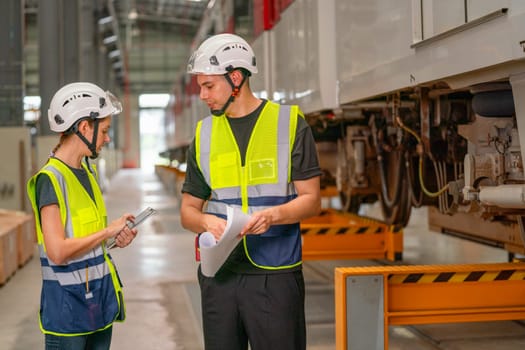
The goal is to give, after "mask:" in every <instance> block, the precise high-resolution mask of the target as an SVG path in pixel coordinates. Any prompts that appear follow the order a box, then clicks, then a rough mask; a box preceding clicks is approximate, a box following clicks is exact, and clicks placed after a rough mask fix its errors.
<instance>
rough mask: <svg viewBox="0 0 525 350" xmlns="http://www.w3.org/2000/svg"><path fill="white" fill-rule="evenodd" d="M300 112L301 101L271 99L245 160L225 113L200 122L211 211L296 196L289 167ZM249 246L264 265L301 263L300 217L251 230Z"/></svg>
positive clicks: (199, 154) (253, 207) (200, 159)
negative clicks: (261, 231)
mask: <svg viewBox="0 0 525 350" xmlns="http://www.w3.org/2000/svg"><path fill="white" fill-rule="evenodd" d="M298 112H299V111H298V107H297V106H286V105H278V104H276V103H273V102H270V101H268V102H267V103H266V105H265V106H264V108H263V110H262V111H261V115H260V116H259V118H258V120H257V121H256V123H255V126H254V128H253V132H252V135H251V137H250V140H249V143H248V147H247V150H246V159H245V165H244V166H241V157H240V153H239V149H238V146H237V143H236V140H235V137H234V135H233V133H232V131H231V128H230V125H229V123H228V120H227V118H226V117H225V116H220V117H216V116H210V117H207V118H205V119H203V120H202V121H201V122H199V125H198V127H197V132H196V142H195V146H196V159H197V164H198V166H199V168H200V170H201V172H202V174H203V176H204V178H205V180H206V182H207V183H208V184H209V186H210V188H211V191H212V192H211V198H210V200H209V201H208V203H207V208H206V212H208V213H211V214H214V215H217V216H220V217H226V207H227V206H236V207H240V208H242V210H243V211H244V212H246V213H253V212H255V211H259V210H262V209H265V208H269V207H272V206H275V205H279V204H284V203H287V202H289V201H290V200H292V199H293V198H295V197H296V196H297V194H296V191H295V187H294V186H293V184H292V183H291V181H290V170H291V169H290V167H291V150H292V147H293V142H294V141H295V132H296V126H297V115H298ZM244 246H245V250H246V254H247V256H248V258H249V259H250V261H251V262H252V264H254V265H255V266H258V267H261V268H266V269H280V268H288V267H292V266H295V265H298V264H300V263H301V242H300V234H299V224H298V223H297V224H290V225H275V226H272V227H271V228H270V230H268V231H267V232H265V233H264V234H262V235H248V236H247V237H245V238H244Z"/></svg>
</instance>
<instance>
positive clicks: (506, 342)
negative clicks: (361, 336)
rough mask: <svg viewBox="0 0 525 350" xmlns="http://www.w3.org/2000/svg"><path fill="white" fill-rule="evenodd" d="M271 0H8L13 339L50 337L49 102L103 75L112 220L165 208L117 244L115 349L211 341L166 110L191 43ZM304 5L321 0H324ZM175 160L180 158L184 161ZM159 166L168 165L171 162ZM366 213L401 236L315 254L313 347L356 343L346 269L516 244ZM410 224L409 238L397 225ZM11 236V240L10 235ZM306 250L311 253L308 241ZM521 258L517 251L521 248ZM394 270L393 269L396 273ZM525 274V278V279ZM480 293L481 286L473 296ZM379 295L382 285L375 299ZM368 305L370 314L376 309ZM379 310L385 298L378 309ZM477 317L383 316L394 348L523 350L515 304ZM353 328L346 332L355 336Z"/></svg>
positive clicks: (336, 204)
mask: <svg viewBox="0 0 525 350" xmlns="http://www.w3.org/2000/svg"><path fill="white" fill-rule="evenodd" d="M318 1H319V2H321V3H322V1H321V0H318ZM387 1H389V0H387ZM262 2H263V1H259V2H258V1H245V0H235V1H226V0H2V1H0V17H1V18H2V19H3V20H2V21H1V23H0V26H1V27H3V28H4V29H3V30H1V32H2V33H3V34H2V35H1V36H0V38H1V39H0V40H1V41H0V47H1V48H3V49H2V50H0V62H1V64H0V80H1V81H2V84H0V144H1V145H2V146H3V147H2V149H3V152H1V153H0V160H1V161H0V169H1V170H0V254H1V253H2V249H3V250H4V255H7V254H14V258H13V259H14V262H13V261H12V260H9V261H8V260H6V259H5V258H2V259H0V310H1V311H0V344H2V345H1V346H0V347H1V348H2V349H6V350H28V349H42V348H43V346H44V343H43V340H44V338H43V335H42V333H41V331H40V329H39V323H38V311H39V302H40V287H41V271H40V261H39V259H38V251H37V247H36V242H35V240H34V239H35V237H34V236H33V235H34V228H33V229H32V228H31V223H32V217H31V215H32V214H30V213H31V205H30V202H29V199H28V197H27V194H26V183H27V180H28V179H29V178H30V177H31V176H32V175H33V174H34V173H35V172H36V171H38V169H40V167H42V165H43V164H45V162H46V160H47V159H48V157H49V154H50V150H51V149H52V148H53V147H54V146H55V145H56V143H57V140H58V136H57V135H56V134H55V133H53V132H52V131H51V130H50V128H49V125H48V122H47V108H48V106H49V103H50V100H51V98H52V96H53V94H54V93H55V92H56V91H57V90H58V89H59V88H60V87H61V86H63V85H65V84H66V83H69V82H74V81H90V82H94V83H97V84H99V85H100V86H101V87H103V88H104V89H107V90H109V91H111V92H113V93H114V94H115V95H116V96H117V97H118V98H119V99H120V100H121V101H122V104H123V112H122V114H121V115H119V116H118V117H116V118H113V120H114V121H113V125H112V128H111V142H110V143H109V144H108V145H106V146H105V148H104V150H103V152H102V153H103V154H102V155H101V157H99V159H97V160H94V161H93V162H96V163H97V166H98V168H99V171H100V175H101V187H102V190H103V193H104V198H105V200H106V202H107V208H108V217H109V218H111V217H113V218H115V217H118V216H119V215H121V213H123V212H131V213H138V212H140V210H142V209H143V208H146V207H153V208H155V209H156V215H154V216H153V218H152V219H151V220H148V221H146V222H145V223H144V224H142V225H141V226H140V229H139V235H138V237H137V239H136V240H135V241H134V242H133V244H132V245H131V246H130V247H129V248H126V249H118V250H114V251H112V253H111V254H112V257H113V259H114V260H115V261H116V265H117V267H118V269H119V273H120V276H121V278H122V280H123V284H124V293H125V296H126V313H127V319H126V322H124V323H123V324H116V325H115V327H114V331H113V341H112V349H116V350H119V349H155V350H157V349H158V350H183V349H184V350H201V349H203V348H204V347H203V340H202V326H201V322H202V319H201V315H200V291H199V285H198V281H197V273H196V271H197V268H198V262H196V261H195V255H194V254H195V252H194V235H193V234H192V233H190V232H188V231H186V230H184V229H183V228H182V226H181V224H180V215H179V207H180V200H181V194H180V188H181V183H182V181H183V180H184V172H183V168H181V167H178V165H181V164H180V163H181V162H180V161H179V160H183V159H184V156H185V154H184V152H185V150H186V146H187V145H185V144H184V143H178V142H176V141H174V140H169V139H168V140H167V139H166V133H165V129H166V128H168V123H167V121H166V119H167V117H166V115H167V114H169V109H170V108H172V106H173V105H174V99H176V98H177V89H180V88H181V85H184V84H187V83H188V77H187V75H186V74H185V72H186V66H187V62H188V58H189V56H190V55H191V52H192V50H194V49H195V48H196V46H197V45H198V44H199V43H200V42H202V40H203V39H204V38H205V37H206V36H207V35H209V34H210V33H215V32H221V31H223V29H224V28H231V26H230V23H221V20H222V17H221V11H225V7H228V6H230V7H231V6H232V7H233V8H227V10H228V11H230V12H232V13H233V14H234V16H235V17H236V18H237V20H238V24H236V27H235V32H236V33H239V34H246V36H247V37H248V38H247V39H250V38H249V35H250V33H249V32H248V31H246V30H245V28H244V27H243V25H244V24H246V23H248V22H249V21H250V20H251V19H250V14H251V13H253V11H254V8H253V7H254V4H256V3H262ZM284 2H286V1H282V3H284ZM333 2H334V1H333V0H331V1H330V3H333ZM378 2H381V1H378ZM415 2H416V1H413V3H415ZM265 3H268V2H265ZM275 3H279V1H275ZM287 3H288V4H289V3H292V1H288V2H287ZM295 3H296V4H297V3H301V4H303V3H308V4H310V3H316V4H317V2H316V1H314V0H312V1H309V0H304V1H303V0H298V1H295ZM341 3H342V2H341ZM465 3H466V2H465ZM210 18H214V20H213V21H211V22H212V23H214V25H215V26H216V28H210V27H209V23H210V21H209V19H210ZM206 19H208V21H205V20H206ZM321 152H322V150H321ZM174 164H175V165H177V166H176V167H173V165H174ZM159 167H164V168H166V167H167V168H170V170H169V171H162V172H159V171H158V168H159ZM325 194H326V195H325V196H323V199H322V200H323V202H322V203H323V210H324V211H323V214H326V213H328V214H329V213H331V212H332V211H337V210H340V209H341V199H340V197H339V196H338V193H335V194H334V193H332V192H330V191H327V192H325ZM9 213H17V214H16V215H15V216H19V219H20V220H27V221H24V225H23V226H19V227H20V228H17V230H21V231H16V232H15V231H9V230H11V229H12V228H11V226H9V225H7V226H6V224H5V221H3V219H2V217H3V216H7V215H8V214H9ZM328 214H327V216H325V217H324V218H325V219H326V218H327V217H329V216H328ZM359 214H360V215H361V216H362V217H363V218H365V219H363V220H364V221H359V220H357V221H358V224H356V227H355V228H354V230H355V231H356V232H358V233H361V231H360V230H363V231H366V230H368V229H369V228H370V227H373V228H374V229H376V230H377V232H380V233H381V234H383V233H384V234H385V235H386V236H387V238H386V240H387V241H388V240H392V242H390V241H389V243H384V242H381V245H382V247H381V249H390V248H391V247H388V248H385V247H384V246H385V245H388V244H390V245H392V246H395V247H393V248H392V250H388V252H387V253H385V256H384V257H377V258H376V257H373V258H367V257H366V256H365V255H356V256H353V257H351V258H347V257H343V256H340V255H338V256H336V257H334V258H321V259H319V258H317V257H313V258H312V259H311V260H310V259H306V258H305V260H307V261H305V262H304V275H305V281H306V294H307V296H306V318H307V336H308V347H307V348H308V350H332V349H337V350H339V349H343V348H344V349H347V347H343V346H342V345H341V343H338V341H339V340H336V332H341V330H343V333H344V332H346V328H344V329H343V327H346V326H347V324H344V325H341V324H339V325H338V324H337V320H338V317H340V314H341V313H342V312H343V311H338V310H339V309H343V307H341V305H340V304H338V303H339V301H337V298H340V297H341V295H340V294H337V293H339V292H337V291H336V288H342V287H341V285H337V283H342V282H337V281H336V280H337V278H338V276H337V274H336V273H334V271H335V270H336V269H337V268H340V267H343V268H345V267H356V268H361V267H363V268H365V269H366V268H375V267H377V268H378V270H377V271H382V270H381V268H383V267H384V266H387V267H388V266H397V265H401V264H406V265H412V266H420V265H429V266H438V267H439V266H444V265H445V264H449V263H451V262H452V263H454V264H471V263H472V262H476V263H479V264H482V265H481V266H483V267H484V268H486V270H487V271H491V268H492V267H491V266H489V264H491V263H496V264H500V263H501V264H506V263H508V260H509V254H508V252H507V251H505V250H504V249H500V248H501V247H495V246H494V245H486V244H480V243H479V242H472V241H469V240H463V239H461V238H458V237H454V236H450V235H441V234H436V233H431V232H430V229H429V228H428V222H427V221H428V219H427V215H428V214H427V211H426V209H425V208H416V209H412V214H411V217H410V221H409V223H408V225H407V226H406V227H405V228H404V229H402V230H400V229H399V228H398V227H394V226H395V225H387V224H384V223H382V221H381V220H382V216H381V215H382V214H381V208H380V207H379V204H378V203H375V204H365V205H363V206H362V207H361V209H360V211H359ZM345 215H346V213H345ZM350 217H351V219H348V218H347V217H346V216H345V219H346V220H347V221H348V220H355V218H354V217H353V216H350ZM317 219H318V218H315V219H314V220H312V221H311V222H307V223H305V226H304V227H305V228H304V232H303V233H304V234H305V235H304V236H303V237H304V240H305V241H304V242H303V243H304V244H305V246H304V247H311V246H314V248H315V246H316V245H318V244H319V243H318V242H319V241H309V242H310V243H309V242H308V241H307V239H309V238H308V237H307V236H308V235H307V233H309V230H312V231H315V230H319V231H322V230H323V228H318V227H319V224H318V222H317V221H316V220H317ZM322 219H323V218H322V217H321V220H322ZM17 220H18V219H17ZM376 220H377V221H376ZM325 224H326V222H325ZM24 230H26V231H24ZM9 232H11V233H12V232H15V233H14V235H15V236H16V235H19V236H20V235H22V236H24V239H25V241H24V242H23V244H22V246H20V243H16V242H14V241H12V240H10V239H11V238H9V237H8V236H7V233H9ZM399 232H401V233H402V235H396V234H397V233H399ZM4 233H6V235H5V237H6V238H5V239H4V238H2V237H3V236H2V235H3V234H4ZM13 237H14V236H13ZM13 239H14V238H13ZM396 240H402V241H403V242H399V241H396ZM374 243H375V242H374ZM17 244H18V245H19V246H18V247H17ZM308 244H309V245H308ZM323 244H324V243H320V244H319V245H321V246H322V245H323ZM398 244H400V245H402V246H403V248H401V249H400V248H399V246H397V245H398ZM24 245H25V246H24ZM17 249H18V250H17ZM303 249H305V248H303ZM401 251H402V257H403V260H402V261H397V259H396V257H397V255H396V254H400V253H401ZM6 252H7V253H6ZM13 252H14V253H13ZM363 254H364V253H363ZM400 255H401V254H400ZM305 256H306V257H307V258H308V251H307V250H306V251H305ZM512 257H514V258H516V259H517V258H519V256H518V254H516V255H514V254H513V255H512ZM17 259H18V260H17ZM9 264H13V265H9ZM499 266H500V265H498V267H499ZM501 266H503V265H501ZM505 266H506V265H505ZM7 270H8V271H7ZM380 273H381V272H380ZM395 273H397V272H394V273H392V275H394V274H395ZM432 273H434V272H432ZM438 273H439V272H438ZM520 273H521V272H520ZM392 275H388V276H387V275H386V274H385V276H387V277H385V281H387V280H388V278H390V276H392ZM520 276H521V275H520ZM518 282H521V283H523V278H522V280H521V281H518ZM521 286H522V285H521V284H520V287H521ZM344 288H346V287H344ZM348 288H349V289H350V287H348ZM434 288H435V287H434ZM520 290H521V289H520ZM427 292H428V293H429V294H428V295H429V298H434V297H436V295H439V289H432V290H429V291H427ZM478 292H479V293H483V292H482V291H476V292H475V293H476V294H478ZM365 294H366V293H365ZM513 296H515V295H514V294H513ZM374 297H376V296H375V295H373V293H371V294H370V298H374ZM421 298H422V299H425V298H426V296H422V297H421ZM495 298H498V299H500V297H495ZM504 298H505V296H501V299H504ZM473 299H476V300H477V297H476V298H474V297H473ZM524 300H525V299H524ZM381 302H383V300H381ZM344 306H345V307H346V304H345V305H344ZM357 309H358V310H360V311H361V310H363V313H366V312H369V311H370V309H360V308H359V307H357ZM518 309H519V310H518V311H517V315H519V316H521V315H522V313H523V312H524V311H523V310H525V306H523V307H522V306H520V307H519V308H518ZM522 309H523V310H522ZM344 310H345V311H347V309H346V308H344ZM365 310H366V311H365ZM381 311H382V310H379V309H377V310H375V309H374V312H377V313H381ZM502 314H504V312H502ZM418 316H421V315H418ZM360 317H361V315H359V316H358V318H360ZM423 317H424V316H422V318H423ZM429 317H430V316H429ZM363 318H364V319H365V321H366V320H369V318H368V317H363ZM401 318H402V316H401ZM407 318H408V317H407ZM437 318H439V316H437ZM470 320H471V319H467V318H465V319H461V317H457V318H456V319H453V318H452V321H450V322H436V323H435V324H433V323H430V324H429V322H424V321H423V322H421V323H425V324H421V325H418V326H414V325H410V326H407V325H406V324H408V323H403V322H402V321H400V322H399V323H397V324H396V323H393V324H392V325H390V326H389V327H388V324H386V326H385V325H384V324H383V325H381V326H384V327H386V333H385V334H386V336H387V337H389V342H390V344H389V347H388V348H389V349H394V350H410V349H419V350H432V349H434V350H435V349H443V350H445V349H446V350H470V349H477V350H480V349H496V348H497V349H502V350H507V349H521V348H523V346H524V345H525V332H524V329H525V322H524V321H519V320H518V321H515V320H512V321H509V316H508V314H505V316H502V317H501V318H500V319H498V318H497V317H496V318H490V316H489V317H487V318H486V319H485V320H482V321H485V322H470ZM476 321H479V320H476ZM338 327H339V328H338ZM381 330H382V328H381V327H378V328H377V329H375V328H374V329H373V330H371V331H370V332H371V333H370V334H371V335H370V334H369V335H367V337H370V338H375V337H378V338H382V337H385V334H380V333H381ZM351 335H352V333H351V331H350V330H348V331H347V333H345V334H344V337H349V336H351ZM337 337H340V333H338V335H337ZM338 339H339V338H338ZM379 348H380V347H377V349H379ZM348 349H350V347H348ZM358 349H363V350H369V349H368V348H366V349H365V348H358ZM374 349H375V348H374ZM225 350H227V349H225Z"/></svg>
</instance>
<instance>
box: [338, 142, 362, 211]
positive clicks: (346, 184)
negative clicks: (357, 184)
mask: <svg viewBox="0 0 525 350" xmlns="http://www.w3.org/2000/svg"><path fill="white" fill-rule="evenodd" d="M344 143H345V140H344V139H338V140H337V169H336V186H337V188H338V190H339V199H340V200H341V209H342V210H343V211H345V212H349V213H354V214H357V213H358V212H359V208H360V207H361V198H360V196H359V195H355V194H354V195H352V187H351V185H350V174H351V169H352V164H351V159H348V157H347V155H346V153H347V152H346V149H345V144H344Z"/></svg>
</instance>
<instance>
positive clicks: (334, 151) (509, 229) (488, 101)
mask: <svg viewBox="0 0 525 350" xmlns="http://www.w3.org/2000/svg"><path fill="white" fill-rule="evenodd" d="M306 118H307V120H308V122H309V124H310V125H311V127H312V130H313V132H314V137H315V138H316V141H317V142H318V145H319V148H318V149H319V152H320V154H321V166H322V167H323V169H324V176H323V179H322V187H328V186H335V187H336V188H337V193H338V194H339V197H340V199H341V207H342V209H343V210H344V211H346V212H352V213H358V212H359V209H360V207H361V205H362V204H364V203H373V202H376V201H379V203H380V205H381V209H382V213H383V220H384V221H385V222H387V223H389V224H392V225H400V226H406V225H407V224H408V222H409V219H410V214H411V210H412V208H413V207H421V206H427V207H428V210H429V212H428V214H429V226H430V228H431V229H433V230H435V231H439V232H442V233H448V234H453V235H457V236H460V237H462V238H466V239H471V240H475V241H478V242H481V243H485V244H490V245H494V246H498V247H501V248H504V249H506V250H507V251H508V252H509V254H510V255H514V254H523V253H525V250H524V248H523V242H524V241H525V240H524V239H523V237H524V236H525V235H524V229H523V227H524V225H523V215H524V212H523V208H525V190H524V188H525V185H524V182H525V178H524V173H523V161H522V156H521V154H522V153H521V148H520V139H519V134H518V122H517V119H516V108H515V104H514V97H513V91H512V85H511V83H510V82H509V81H506V80H502V81H495V82H490V83H483V84H477V85H472V86H469V87H468V88H465V89H457V90H454V89H451V88H449V86H447V84H446V83H435V84H432V85H427V86H418V87H415V88H412V89H407V90H402V91H397V92H395V93H392V94H390V95H387V96H381V97H378V98H375V99H372V100H367V101H361V102H358V103H352V104H347V105H342V108H340V109H339V110H336V111H333V110H331V111H324V112H322V113H316V114H311V115H307V116H306ZM327 156H328V157H327Z"/></svg>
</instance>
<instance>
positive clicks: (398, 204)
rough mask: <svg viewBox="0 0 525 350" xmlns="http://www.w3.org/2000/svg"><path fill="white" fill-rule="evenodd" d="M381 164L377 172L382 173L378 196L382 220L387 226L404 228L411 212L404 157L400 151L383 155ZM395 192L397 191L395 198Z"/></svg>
mask: <svg viewBox="0 0 525 350" xmlns="http://www.w3.org/2000/svg"><path fill="white" fill-rule="evenodd" d="M383 162H384V163H383V166H380V167H379V171H382V172H383V174H382V176H381V179H382V182H383V183H382V187H383V189H382V191H381V194H380V201H381V208H382V211H383V219H384V220H385V221H386V222H387V223H389V224H392V225H402V226H403V227H404V226H406V225H407V224H408V220H409V219H410V213H411V210H412V203H411V197H410V191H409V189H410V186H409V183H408V181H409V177H408V176H407V173H406V171H407V169H406V167H405V156H404V155H403V153H402V152H401V151H392V152H389V153H386V154H384V155H383ZM396 191H399V193H398V194H397V196H396ZM396 197H397V198H396Z"/></svg>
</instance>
